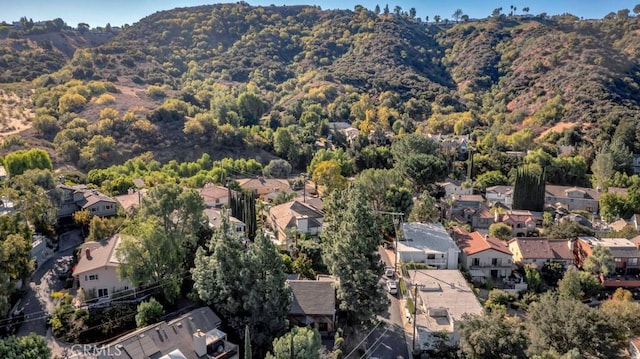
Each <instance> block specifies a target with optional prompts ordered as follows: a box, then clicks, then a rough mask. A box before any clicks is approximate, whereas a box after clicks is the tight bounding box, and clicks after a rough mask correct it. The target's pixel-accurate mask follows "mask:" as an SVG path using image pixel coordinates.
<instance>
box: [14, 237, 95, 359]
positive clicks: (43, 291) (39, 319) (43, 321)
mask: <svg viewBox="0 0 640 359" xmlns="http://www.w3.org/2000/svg"><path fill="white" fill-rule="evenodd" d="M82 242H83V238H82V236H81V234H80V231H70V232H66V233H63V234H61V235H60V245H59V248H60V250H59V251H58V252H54V253H53V255H52V256H51V257H50V258H49V259H48V260H46V261H45V262H44V263H41V264H40V266H39V267H38V269H36V271H35V272H34V273H33V275H32V276H31V281H30V282H29V283H28V284H27V285H26V286H25V293H24V295H23V296H22V300H21V302H20V306H21V307H22V308H24V314H25V318H24V322H23V323H22V324H21V325H20V327H19V328H18V330H17V331H16V335H17V336H24V335H28V334H29V333H36V334H38V335H42V336H44V337H45V338H46V339H47V343H48V345H49V348H51V351H52V357H55V356H56V355H59V356H61V357H65V356H63V352H64V351H65V346H64V345H61V344H60V343H58V342H57V341H56V340H55V339H54V338H53V335H52V334H51V330H49V328H48V326H47V314H48V313H50V312H51V311H52V310H53V308H54V307H55V304H54V303H53V300H52V299H51V293H53V292H55V291H59V290H61V289H63V287H64V283H63V281H61V280H60V279H58V276H59V275H60V274H61V273H63V272H64V271H66V270H67V269H69V268H70V266H71V263H72V260H73V251H74V249H75V248H76V247H77V246H78V245H80V244H81V243H82Z"/></svg>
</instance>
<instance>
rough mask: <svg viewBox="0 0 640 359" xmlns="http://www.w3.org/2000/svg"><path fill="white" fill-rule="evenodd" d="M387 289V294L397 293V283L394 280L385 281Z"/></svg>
mask: <svg viewBox="0 0 640 359" xmlns="http://www.w3.org/2000/svg"><path fill="white" fill-rule="evenodd" d="M387 291H388V292H389V294H393V295H396V294H398V285H397V284H396V281H395V280H388V281H387Z"/></svg>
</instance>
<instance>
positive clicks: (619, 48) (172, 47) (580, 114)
mask: <svg viewBox="0 0 640 359" xmlns="http://www.w3.org/2000/svg"><path fill="white" fill-rule="evenodd" d="M496 10H498V9H496ZM612 10H615V9H612ZM493 15H494V16H491V17H489V18H486V19H479V20H468V17H465V16H462V17H461V18H463V19H465V20H467V21H459V22H456V23H454V22H452V21H448V20H447V21H442V22H441V21H440V19H439V17H438V22H435V23H434V22H429V23H426V22H424V21H422V20H421V19H419V18H415V17H414V16H412V13H411V12H409V13H405V12H398V13H393V12H392V13H385V12H384V11H383V12H376V11H373V10H368V9H365V8H362V7H356V8H355V9H354V10H353V11H351V10H322V9H320V8H318V7H312V6H283V7H276V6H271V7H252V6H249V5H248V4H246V3H242V2H240V3H237V4H224V5H207V6H199V7H192V8H179V9H174V10H170V11H163V12H158V13H155V14H152V15H150V16H148V17H146V18H143V19H141V20H140V21H139V22H138V23H136V24H134V25H131V26H127V27H126V28H124V29H122V31H118V32H117V33H116V34H115V35H114V36H113V37H110V39H108V40H106V42H105V43H104V44H102V45H99V46H95V47H92V46H86V45H87V44H86V43H83V45H82V46H77V50H76V51H75V54H74V55H73V56H72V58H71V59H69V60H66V58H65V57H64V55H63V54H64V52H63V51H61V50H60V49H58V50H56V51H52V52H49V51H45V50H46V47H47V46H50V45H51V43H49V42H46V41H45V42H39V41H34V40H32V39H31V40H30V38H29V36H33V35H28V36H27V35H24V39H20V33H19V32H18V33H15V32H14V33H13V34H12V35H11V39H9V37H8V35H7V37H6V38H5V39H3V40H1V41H4V43H7V44H8V43H10V44H11V45H5V46H2V47H0V52H2V53H3V54H4V55H3V56H2V57H0V70H1V71H0V73H3V74H5V75H4V76H3V77H2V80H4V81H8V80H11V81H15V80H16V78H15V74H16V73H18V74H19V73H21V72H20V71H24V69H22V68H18V64H19V63H20V64H21V62H20V61H18V62H16V61H14V60H12V58H22V57H25V58H26V57H29V58H32V57H31V56H32V55H33V54H34V53H42V55H41V56H45V55H44V54H48V55H46V56H49V57H51V59H50V60H47V59H43V61H38V62H39V63H43V64H44V65H41V66H40V67H38V68H37V72H38V73H42V74H43V75H42V76H40V77H38V78H37V79H36V80H34V81H33V83H28V82H27V83H23V84H22V87H23V88H33V90H34V92H33V96H31V100H32V102H33V106H34V110H35V113H36V116H35V119H34V120H33V129H32V130H29V131H27V132H25V133H23V134H22V136H23V139H22V140H21V141H16V140H15V139H14V140H12V142H11V144H13V146H12V145H11V144H5V145H4V146H3V148H4V150H15V149H16V147H20V146H21V145H23V146H29V145H31V146H33V145H37V146H44V147H49V148H50V149H52V152H55V153H54V155H56V154H57V156H55V159H56V161H57V162H58V163H68V164H73V165H77V166H79V167H80V168H82V169H87V170H88V169H91V168H96V167H104V166H107V165H110V164H113V163H119V162H123V161H124V160H125V159H126V158H129V157H132V156H135V155H137V154H141V153H144V152H146V151H152V152H153V153H154V156H155V157H156V158H158V159H159V160H161V161H168V160H170V159H178V160H193V159H195V158H198V157H199V156H200V155H201V154H202V153H203V152H209V153H220V155H221V156H222V155H229V154H231V155H234V156H240V155H242V156H248V157H255V156H256V154H260V158H262V159H265V160H266V159H267V158H269V157H270V156H272V155H276V156H280V157H283V158H285V159H287V160H288V161H289V162H291V164H292V165H293V166H294V168H298V169H305V168H306V166H307V165H308V164H309V161H310V160H311V157H312V156H313V151H314V149H313V145H314V143H316V141H321V142H324V141H326V138H327V135H328V133H329V132H328V130H329V128H328V126H327V123H328V122H336V121H345V122H349V123H351V124H352V125H353V126H354V127H356V128H358V129H360V130H361V131H364V132H365V133H368V132H370V131H373V130H376V129H378V130H380V131H382V132H384V131H390V132H393V133H395V134H399V133H404V132H413V131H418V132H420V133H456V134H471V135H472V139H474V140H477V143H478V148H479V149H480V151H481V152H489V151H496V150H515V151H521V150H526V149H532V148H533V147H532V146H533V144H534V140H535V141H537V143H538V144H541V145H544V144H545V143H548V144H549V145H553V146H555V145H559V144H565V145H574V146H575V147H576V148H578V149H579V151H580V154H581V155H583V157H584V158H585V159H586V161H587V164H590V163H591V161H592V160H593V158H594V156H595V152H594V150H593V149H594V148H601V147H603V146H605V147H606V146H607V145H608V144H609V143H614V142H616V141H617V143H621V144H623V145H625V146H627V148H628V149H629V150H631V151H633V152H640V143H639V142H638V141H637V138H636V137H637V136H636V128H637V127H638V126H637V118H638V113H639V110H640V103H639V102H638V101H639V99H640V96H639V95H640V72H639V70H640V68H639V59H638V51H639V49H640V40H639V37H638V33H639V31H640V18H638V17H634V16H629V11H626V12H625V11H622V12H620V11H619V12H618V13H617V14H615V13H612V15H608V16H607V17H606V18H605V19H602V20H580V19H578V18H576V17H575V16H572V15H568V14H565V15H562V16H547V15H546V14H541V15H538V16H531V15H518V14H508V15H505V14H502V13H500V11H498V12H495V11H494V14H493ZM458 17H459V14H458ZM459 18H460V17H459ZM41 36H42V35H41ZM50 36H53V35H50ZM55 36H67V37H68V36H71V35H69V34H66V35H65V34H61V35H55ZM16 38H17V39H16ZM9 40H11V41H9ZM21 41H22V42H24V44H25V46H18V45H17V44H20V43H21ZM25 41H26V42H25ZM4 43H3V42H0V44H4ZM21 51H22V52H21ZM27 55H28V56H27ZM35 58H36V59H37V57H35ZM63 60H64V61H65V64H64V65H63V66H62V67H60V66H57V65H56V63H59V62H60V61H63ZM47 64H48V65H47ZM33 71H36V70H33ZM30 77H31V76H25V79H26V80H29V79H30ZM23 93H26V94H27V95H29V96H30V94H29V92H26V91H25V92H23ZM558 124H560V125H558ZM554 126H556V127H554ZM549 128H555V129H556V130H557V131H556V132H557V133H556V134H554V133H553V132H548V131H547V132H544V130H546V129H549ZM341 140H342V141H344V139H340V138H336V139H334V141H341ZM343 143H344V142H343ZM229 149H233V151H229ZM220 151H222V152H220ZM95 156H97V157H95ZM374 157H375V156H374Z"/></svg>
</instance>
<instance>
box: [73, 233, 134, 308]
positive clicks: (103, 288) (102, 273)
mask: <svg viewBox="0 0 640 359" xmlns="http://www.w3.org/2000/svg"><path fill="white" fill-rule="evenodd" d="M120 241H121V236H120V234H116V235H114V236H113V237H111V238H108V239H105V240H102V241H100V242H85V243H84V244H83V245H82V249H81V251H80V256H79V257H80V258H79V260H78V264H77V265H76V266H75V268H74V270H73V276H74V277H75V278H76V279H77V280H78V282H79V283H80V288H82V290H83V291H84V293H85V294H86V295H88V297H90V296H93V297H96V298H111V296H112V295H113V293H115V292H118V291H122V290H128V289H131V288H132V285H131V283H130V282H129V280H128V279H126V278H124V279H120V278H119V277H118V267H119V266H120V261H119V260H118V258H117V257H116V249H117V247H118V245H119V244H120Z"/></svg>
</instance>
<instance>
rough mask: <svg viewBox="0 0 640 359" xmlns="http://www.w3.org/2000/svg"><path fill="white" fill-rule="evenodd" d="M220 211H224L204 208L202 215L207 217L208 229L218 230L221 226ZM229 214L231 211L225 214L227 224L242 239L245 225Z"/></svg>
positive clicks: (245, 228) (221, 213)
mask: <svg viewBox="0 0 640 359" xmlns="http://www.w3.org/2000/svg"><path fill="white" fill-rule="evenodd" d="M222 211H225V210H224V209H215V208H206V209H205V210H204V214H205V215H206V216H207V219H208V220H209V227H210V228H219V227H220V226H221V225H222V215H223V212H222ZM229 212H231V211H227V214H228V217H229V224H230V225H231V230H232V231H234V232H235V233H238V234H239V235H240V236H241V237H243V238H244V237H245V236H246V234H245V233H246V230H247V225H246V224H245V223H244V222H242V221H241V220H239V219H237V218H236V217H233V216H232V215H231V214H230V213H229Z"/></svg>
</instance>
